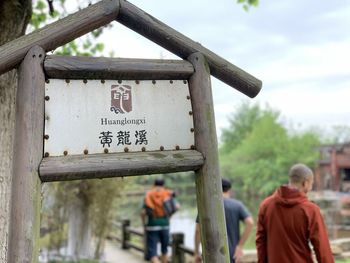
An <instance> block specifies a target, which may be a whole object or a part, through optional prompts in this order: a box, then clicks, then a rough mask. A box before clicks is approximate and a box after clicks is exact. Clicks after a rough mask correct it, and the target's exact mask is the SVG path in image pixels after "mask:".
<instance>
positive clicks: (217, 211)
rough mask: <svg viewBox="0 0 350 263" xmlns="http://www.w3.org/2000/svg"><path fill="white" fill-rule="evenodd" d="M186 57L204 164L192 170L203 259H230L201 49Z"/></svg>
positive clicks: (207, 76) (207, 75) (220, 262)
mask: <svg viewBox="0 0 350 263" xmlns="http://www.w3.org/2000/svg"><path fill="white" fill-rule="evenodd" d="M188 60H189V61H190V62H191V63H192V64H193V66H194V69H195V73H194V74H193V75H192V77H191V78H190V79H189V88H190V94H191V98H192V100H191V101H192V110H193V123H194V132H195V134H194V135H195V136H194V138H195V146H196V149H197V150H198V151H199V152H201V153H202V154H203V157H204V160H205V161H204V164H203V166H202V168H201V169H199V170H198V171H196V176H195V181H196V192H197V207H198V215H199V225H200V230H201V239H202V251H203V258H204V262H216V263H223V262H226V263H227V262H230V260H229V252H228V245H227V234H226V223H225V214H224V207H223V197H222V186H221V177H220V170H219V157H218V144H217V136H216V128H215V116H214V105H213V97H212V91H211V83H210V73H209V67H208V64H207V62H206V59H205V57H204V56H203V55H202V54H201V53H198V52H197V53H194V54H192V55H191V56H189V58H188Z"/></svg>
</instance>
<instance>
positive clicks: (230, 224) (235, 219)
mask: <svg viewBox="0 0 350 263" xmlns="http://www.w3.org/2000/svg"><path fill="white" fill-rule="evenodd" d="M221 183H222V195H223V201H224V210H225V221H226V231H227V239H228V247H229V253H230V263H239V262H240V261H241V258H242V257H243V246H244V243H245V242H246V241H247V239H248V237H249V235H250V233H251V231H252V228H253V225H254V220H253V218H252V216H251V215H250V213H249V212H248V210H247V208H246V207H245V206H244V204H243V203H242V202H241V201H239V200H236V199H233V198H231V191H230V189H231V182H230V181H229V180H227V179H225V178H223V179H222V180H221ZM198 221H199V219H198V216H197V219H196V223H197V224H196V229H195V237H194V239H195V240H194V241H195V244H194V257H195V262H196V263H199V262H202V258H201V256H200V253H199V244H200V230H199V222H198ZM241 222H242V223H243V224H244V229H243V232H242V234H241V231H240V223H241Z"/></svg>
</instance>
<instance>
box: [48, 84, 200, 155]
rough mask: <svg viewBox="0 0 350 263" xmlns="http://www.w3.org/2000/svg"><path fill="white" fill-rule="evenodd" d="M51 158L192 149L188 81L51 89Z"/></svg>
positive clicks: (49, 94)
mask: <svg viewBox="0 0 350 263" xmlns="http://www.w3.org/2000/svg"><path fill="white" fill-rule="evenodd" d="M45 101H46V102H45V138H46V140H45V148H44V151H45V154H46V156H62V155H76V154H96V153H113V152H137V151H156V150H176V149H190V148H191V146H192V147H193V145H194V130H193V118H192V107H191V101H190V94H189V89H188V83H187V81H186V80H157V81H155V80H153V81H152V80H143V81H132V80H128V81H117V80H106V81H104V80H67V81H66V80H61V79H50V80H49V81H47V83H46V87H45Z"/></svg>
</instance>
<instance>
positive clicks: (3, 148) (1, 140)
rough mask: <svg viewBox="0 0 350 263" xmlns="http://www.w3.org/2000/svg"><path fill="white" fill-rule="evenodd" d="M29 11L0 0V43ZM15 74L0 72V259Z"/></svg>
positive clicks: (13, 0) (25, 3)
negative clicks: (1, 73)
mask: <svg viewBox="0 0 350 263" xmlns="http://www.w3.org/2000/svg"><path fill="white" fill-rule="evenodd" d="M31 14H32V1H31V0H5V1H0V28H1V30H0V45H3V44H4V43H6V42H8V41H11V40H13V39H15V38H17V37H19V36H21V35H23V34H24V32H25V29H26V27H27V24H28V22H29V19H30V17H31ZM16 77H17V75H16V71H15V70H12V71H11V72H9V73H6V74H3V75H0V262H7V255H6V253H7V245H8V231H9V229H8V226H9V224H8V223H9V215H10V197H11V174H12V153H13V139H14V138H13V134H14V123H15V122H14V121H15V97H16V83H17V78H16Z"/></svg>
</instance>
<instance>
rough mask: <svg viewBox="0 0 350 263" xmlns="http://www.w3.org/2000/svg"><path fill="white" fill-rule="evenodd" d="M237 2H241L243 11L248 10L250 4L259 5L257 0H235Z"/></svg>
mask: <svg viewBox="0 0 350 263" xmlns="http://www.w3.org/2000/svg"><path fill="white" fill-rule="evenodd" d="M237 3H238V4H242V5H243V9H244V10H245V11H249V7H250V6H255V7H257V6H258V5H259V0H237Z"/></svg>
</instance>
